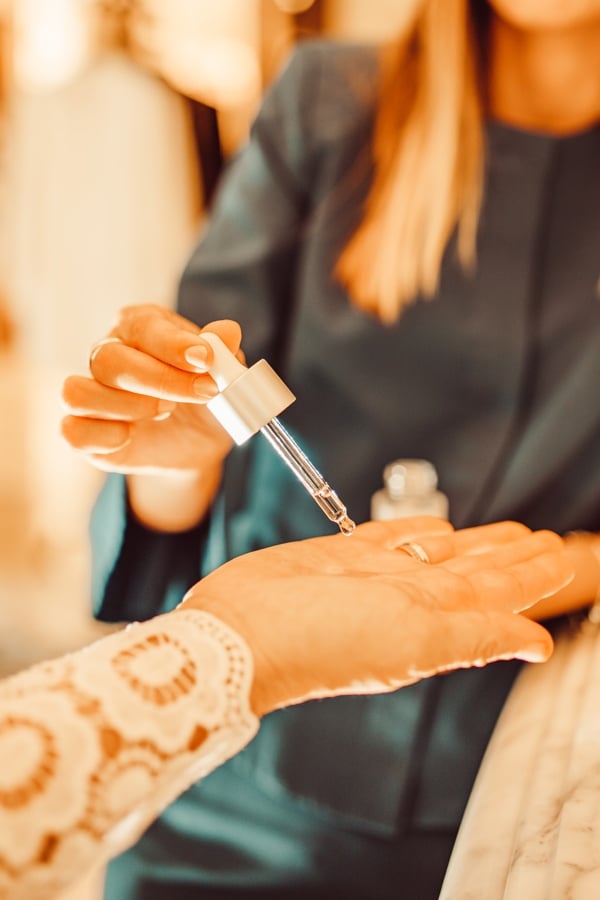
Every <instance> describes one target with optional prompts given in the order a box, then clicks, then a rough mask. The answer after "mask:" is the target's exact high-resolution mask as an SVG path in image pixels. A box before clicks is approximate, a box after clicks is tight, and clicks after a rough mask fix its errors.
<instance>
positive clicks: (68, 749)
mask: <svg viewBox="0 0 600 900" xmlns="http://www.w3.org/2000/svg"><path fill="white" fill-rule="evenodd" d="M251 679H252V661H251V656H250V652H249V650H248V648H247V647H246V645H245V643H244V641H243V640H242V639H241V638H239V637H238V635H237V634H235V633H234V632H233V631H231V629H229V628H227V627H226V626H225V625H223V623H221V622H219V620H217V619H215V618H213V617H212V616H209V615H207V614H205V613H201V612H196V611H185V612H184V611H179V612H177V613H173V614H168V615H166V616H160V617H157V618H156V619H153V620H151V621H150V622H146V623H143V624H136V625H133V626H130V627H129V628H128V629H126V630H125V631H123V632H120V633H119V634H116V635H112V636H110V637H109V638H105V639H104V640H102V641H99V642H97V643H96V644H93V645H92V646H91V647H89V648H87V649H86V650H83V651H80V652H78V653H74V654H71V655H70V656H68V657H63V658H61V659H59V660H56V661H53V662H50V663H45V664H40V665H38V666H35V667H33V668H32V669H30V670H28V671H27V672H24V673H23V674H21V675H18V676H16V677H14V678H12V679H9V680H8V681H7V682H5V683H4V684H3V686H2V689H1V690H0V702H1V704H2V729H1V730H0V752H1V751H4V752H2V786H3V790H2V802H1V803H0V826H1V827H0V896H2V897H3V898H4V897H5V898H7V900H8V898H10V900H17V898H22V900H36V898H38V897H40V898H41V897H44V898H45V897H49V896H55V894H57V893H58V892H59V891H60V890H62V889H64V888H65V887H66V886H67V885H69V884H71V883H75V882H76V881H77V880H78V879H79V878H80V877H81V876H82V875H83V874H85V873H86V871H88V870H90V869H92V868H94V867H96V866H98V865H101V864H102V863H103V862H104V861H105V860H106V859H107V858H108V857H110V856H113V855H114V854H116V853H118V852H120V851H121V850H123V849H125V847H127V846H129V845H131V844H132V843H133V842H134V841H135V840H137V838H138V837H139V835H140V834H141V833H142V831H143V830H144V829H145V828H146V827H147V826H148V825H149V824H150V822H151V821H152V820H153V819H154V818H155V817H156V816H157V815H158V814H159V813H160V812H161V811H162V809H163V808H164V807H165V806H166V805H167V804H168V803H170V802H171V801H172V800H173V799H174V798H175V797H176V796H177V795H178V794H180V793H181V792H182V791H183V790H185V789H186V788H187V787H189V785H191V784H192V783H193V782H194V781H196V780H197V779H198V778H200V777H202V776H204V775H206V774H207V773H208V772H209V771H211V770H212V769H214V768H215V767H216V766H218V765H219V764H220V763H222V762H224V761H225V760H226V759H227V758H229V757H230V756H232V755H233V754H234V753H236V752H238V750H240V749H241V748H242V747H243V746H244V745H245V744H246V743H247V742H248V741H249V740H250V739H251V738H252V737H253V735H254V734H255V733H256V730H257V727H258V720H257V718H256V716H255V715H254V714H253V713H252V711H251V709H250V706H249V701H248V696H249V690H250V683H251Z"/></svg>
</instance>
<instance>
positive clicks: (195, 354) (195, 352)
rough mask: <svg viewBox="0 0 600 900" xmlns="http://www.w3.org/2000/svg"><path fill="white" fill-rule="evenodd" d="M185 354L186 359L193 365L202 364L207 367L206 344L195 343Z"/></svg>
mask: <svg viewBox="0 0 600 900" xmlns="http://www.w3.org/2000/svg"><path fill="white" fill-rule="evenodd" d="M183 355H184V358H185V361H186V362H188V363H189V364H190V365H191V366H202V367H203V368H205V367H206V361H207V359H208V347H207V346H206V344H195V345H194V346H193V347H188V349H187V350H186V351H185V353H184V354H183Z"/></svg>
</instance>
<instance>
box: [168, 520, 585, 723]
mask: <svg viewBox="0 0 600 900" xmlns="http://www.w3.org/2000/svg"><path fill="white" fill-rule="evenodd" d="M404 541H417V542H418V543H419V544H420V545H421V546H422V547H423V548H424V549H425V550H426V552H427V553H428V555H429V557H430V559H431V561H432V564H431V565H429V564H426V563H423V562H418V561H416V560H415V559H413V558H411V556H409V555H407V554H406V553H405V552H403V551H402V550H400V549H398V547H399V545H400V544H402V543H403V542H404ZM571 577H572V567H571V565H570V563H569V561H568V558H567V556H566V554H565V553H564V551H563V544H562V541H561V539H560V538H559V537H558V536H557V535H555V534H553V533H552V532H548V531H539V532H534V533H532V532H530V531H529V529H527V528H526V527H525V526H523V525H519V524H517V523H514V522H502V523H498V524H496V525H487V526H482V527H480V528H472V529H466V530H464V531H457V532H454V531H453V530H452V527H451V526H450V525H449V524H448V523H447V522H445V521H442V520H438V519H432V518H418V519H402V520H398V521H391V522H369V523H367V524H365V525H360V526H359V527H358V528H357V529H356V531H355V533H354V534H353V535H352V537H349V538H348V537H344V536H342V535H335V536H330V537H322V538H314V539H311V540H305V541H299V542H296V543H289V544H283V545H279V546H276V547H271V548H269V549H266V550H259V551H256V552H254V553H250V554H247V555H246V556H242V557H239V558H237V559H234V560H232V561H231V562H229V563H227V564H226V565H224V566H222V567H221V568H220V569H218V570H217V571H215V572H213V573H212V574H211V575H209V576H207V577H206V578H204V579H203V580H202V581H201V582H199V583H198V584H197V585H196V586H195V587H193V588H192V589H191V591H189V592H188V594H187V596H186V598H185V599H184V601H183V603H182V604H181V606H180V608H186V607H194V608H200V609H203V610H206V611H208V612H211V613H213V614H214V615H215V616H217V617H218V618H220V619H221V620H223V621H225V622H226V623H227V624H229V625H230V626H232V627H233V628H234V629H235V630H236V631H237V632H238V633H239V634H240V635H241V636H242V637H243V638H245V640H246V641H247V643H248V644H249V646H250V648H251V650H252V653H253V656H254V660H255V680H254V687H253V693H252V704H253V708H254V710H255V712H257V713H258V714H259V715H263V714H265V713H267V712H270V711H271V710H273V709H275V708H277V707H282V706H287V705H290V704H293V703H299V702H302V701H303V700H307V699H310V698H315V697H328V696H335V695H339V694H353V693H383V692H387V691H392V690H395V689H396V688H398V687H401V686H402V685H406V684H410V683H411V682H414V681H417V680H418V679H420V678H424V677H427V676H429V675H433V674H436V673H438V672H444V671H447V670H450V669H455V668H461V667H466V666H483V665H485V664H486V663H489V662H492V661H494V660H498V659H510V658H515V657H516V658H519V659H523V660H529V661H542V660H545V659H547V657H548V656H549V655H550V653H551V651H552V639H551V637H550V635H549V634H548V632H547V631H546V630H545V629H544V628H542V627H541V626H540V625H538V624H536V623H535V622H533V621H531V620H529V619H527V618H526V617H524V616H520V615H518V613H519V612H520V611H522V610H523V609H525V608H527V607H529V606H530V605H531V604H533V603H535V602H536V601H538V600H539V599H540V598H541V597H544V596H546V595H548V594H551V593H553V592H554V591H557V590H558V589H559V588H561V587H562V586H563V585H565V584H566V583H567V582H568V581H569V579H570V578H571Z"/></svg>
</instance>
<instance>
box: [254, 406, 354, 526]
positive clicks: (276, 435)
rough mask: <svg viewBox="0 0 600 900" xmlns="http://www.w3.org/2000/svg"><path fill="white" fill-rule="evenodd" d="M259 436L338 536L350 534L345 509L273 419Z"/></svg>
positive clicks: (294, 443)
mask: <svg viewBox="0 0 600 900" xmlns="http://www.w3.org/2000/svg"><path fill="white" fill-rule="evenodd" d="M260 432H261V434H263V435H264V436H265V437H266V439H267V440H268V442H269V443H270V445H271V446H272V447H273V449H274V450H276V451H277V453H278V454H279V455H280V456H281V458H282V459H283V461H284V462H285V463H286V464H287V465H288V466H289V468H290V469H291V470H292V472H293V473H294V475H295V476H296V478H297V479H298V481H299V482H300V483H301V484H302V485H303V486H304V488H306V490H307V491H308V493H309V494H310V496H311V497H312V498H313V500H314V501H315V503H316V504H317V506H319V507H320V508H321V509H322V510H323V512H324V513H325V515H326V516H327V518H328V519H329V520H330V521H331V522H335V523H336V525H337V526H338V527H339V529H340V531H341V532H342V534H352V532H353V531H354V529H355V528H356V524H355V523H354V522H353V521H352V519H351V518H350V517H349V516H348V511H347V509H346V507H345V506H344V504H343V503H342V501H341V500H340V498H339V497H338V495H337V494H336V492H335V491H334V490H333V488H332V487H330V485H329V484H327V482H326V481H325V479H324V478H323V476H322V475H321V473H320V472H319V470H318V469H316V468H315V466H313V464H312V463H311V461H310V460H309V458H308V457H307V456H306V454H305V453H304V452H303V451H302V450H301V449H300V447H299V446H298V444H297V443H296V441H295V440H294V439H293V437H292V436H291V434H290V433H289V432H288V431H287V430H286V429H285V428H284V427H283V425H282V424H281V422H280V421H279V419H278V418H276V417H275V418H273V419H271V421H270V422H267V424H266V425H263V427H262V428H261V429H260Z"/></svg>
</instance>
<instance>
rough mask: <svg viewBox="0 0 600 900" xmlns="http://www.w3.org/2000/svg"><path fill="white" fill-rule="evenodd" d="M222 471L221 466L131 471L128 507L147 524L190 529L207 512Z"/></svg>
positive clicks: (165, 528)
mask: <svg viewBox="0 0 600 900" xmlns="http://www.w3.org/2000/svg"><path fill="white" fill-rule="evenodd" d="M221 475H222V466H217V467H215V468H214V469H213V470H211V471H208V472H207V471H202V472H200V471H198V472H173V473H168V474H166V473H165V474H160V475H128V476H127V479H126V481H127V497H128V501H129V507H130V509H131V512H132V514H133V515H134V516H135V518H136V519H137V520H138V521H139V522H140V523H141V524H142V525H144V526H145V527H146V528H151V529H153V530H154V531H162V532H168V533H177V532H182V531H189V530H190V529H191V528H195V527H196V525H198V524H199V523H200V522H201V521H202V519H203V518H204V516H205V515H206V513H207V511H208V509H209V507H210V504H211V503H212V501H213V499H214V497H215V494H216V492H217V490H218V488H219V484H220V482H221Z"/></svg>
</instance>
